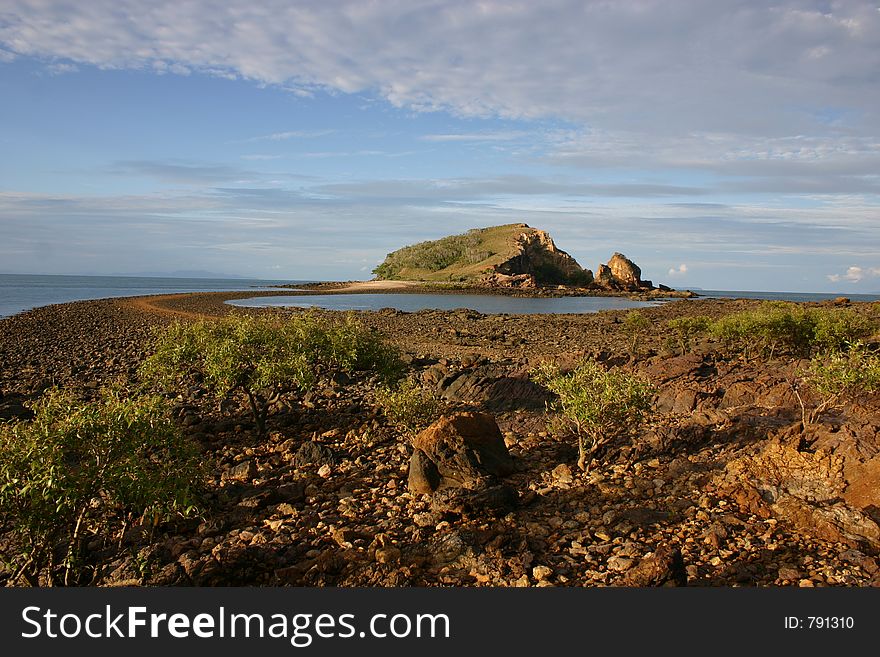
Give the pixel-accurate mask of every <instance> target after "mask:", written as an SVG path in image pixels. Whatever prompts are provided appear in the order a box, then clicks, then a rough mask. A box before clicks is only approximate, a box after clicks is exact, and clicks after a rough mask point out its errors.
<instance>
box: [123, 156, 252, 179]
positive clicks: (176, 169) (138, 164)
mask: <svg viewBox="0 0 880 657" xmlns="http://www.w3.org/2000/svg"><path fill="white" fill-rule="evenodd" d="M109 172H110V173H115V174H120V175H128V176H147V177H150V178H154V179H156V180H159V181H161V182H166V183H175V184H186V185H204V184H221V183H224V182H230V181H235V180H246V179H250V178H252V177H253V175H254V174H252V173H250V172H248V171H245V170H244V169H237V168H235V167H230V166H226V165H222V164H199V163H193V162H181V161H167V162H166V161H153V160H123V161H119V162H116V163H115V164H114V165H113V166H112V167H111V168H110V169H109Z"/></svg>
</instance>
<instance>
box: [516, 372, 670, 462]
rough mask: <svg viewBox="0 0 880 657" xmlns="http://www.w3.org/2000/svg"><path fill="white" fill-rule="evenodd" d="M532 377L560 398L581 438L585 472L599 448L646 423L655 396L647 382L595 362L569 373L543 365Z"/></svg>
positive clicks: (560, 407) (561, 409) (562, 409)
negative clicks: (605, 367)
mask: <svg viewBox="0 0 880 657" xmlns="http://www.w3.org/2000/svg"><path fill="white" fill-rule="evenodd" d="M532 378H533V379H534V380H535V381H536V382H537V383H540V384H541V385H543V386H545V387H546V388H548V389H549V390H550V391H551V392H553V393H555V394H556V395H557V396H558V400H557V402H556V404H555V408H556V409H557V410H558V411H559V412H560V413H561V414H562V416H563V417H564V418H565V419H566V421H567V422H568V423H569V425H570V426H571V428H572V429H573V430H574V432H575V434H576V435H577V438H578V467H580V468H581V470H586V469H587V464H588V460H590V459H592V457H593V456H594V455H595V454H596V452H597V450H598V449H599V448H601V447H603V446H604V445H606V444H608V443H609V442H610V441H612V440H614V439H616V438H620V437H623V436H625V435H628V434H629V433H631V432H633V431H635V430H636V429H637V428H638V427H639V426H640V425H641V424H642V422H644V420H645V418H646V416H647V415H648V413H649V411H650V408H651V399H652V397H653V395H654V389H653V388H652V387H651V385H650V384H649V383H648V382H647V381H644V380H642V379H640V378H639V377H637V376H634V375H631V374H627V373H625V372H621V371H618V370H605V369H604V368H603V367H602V366H601V365H599V364H598V363H597V362H595V361H593V360H586V361H583V362H582V363H581V364H580V365H579V366H578V367H577V368H576V369H574V370H573V371H571V372H569V373H568V374H563V373H562V372H561V371H560V370H559V368H558V367H557V366H555V365H552V364H549V363H543V364H542V365H541V366H539V367H538V368H537V369H536V370H535V371H534V372H533V374H532ZM587 443H589V444H588V445H587Z"/></svg>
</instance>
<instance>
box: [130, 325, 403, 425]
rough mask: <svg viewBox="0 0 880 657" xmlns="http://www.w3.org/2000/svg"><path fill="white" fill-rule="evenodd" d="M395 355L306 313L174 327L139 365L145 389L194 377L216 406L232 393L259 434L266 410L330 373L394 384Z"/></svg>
mask: <svg viewBox="0 0 880 657" xmlns="http://www.w3.org/2000/svg"><path fill="white" fill-rule="evenodd" d="M401 368H402V364H401V362H400V359H399V357H398V354H397V351H396V350H395V349H394V348H393V347H391V346H390V345H388V344H386V343H385V342H383V341H382V340H381V339H380V338H379V337H378V336H377V335H375V334H373V333H372V332H370V331H369V330H368V329H366V328H365V327H363V326H361V325H360V324H358V323H357V322H356V321H355V320H354V319H353V318H352V317H351V316H348V317H346V319H345V321H343V322H337V323H332V322H326V321H321V320H319V319H318V318H317V316H315V315H314V314H312V313H305V314H303V315H301V316H297V317H294V318H292V319H289V320H285V321H279V320H275V319H267V318H255V317H249V316H244V317H240V316H232V317H228V318H225V319H221V320H214V321H199V322H195V323H191V324H184V323H177V324H173V325H172V326H170V327H168V328H167V329H166V330H165V331H163V332H162V333H160V335H159V336H158V338H157V340H156V344H155V350H154V353H153V355H152V356H150V357H149V358H148V359H146V361H145V362H144V363H143V365H142V367H141V373H142V375H143V376H144V378H145V379H147V380H148V381H154V382H157V383H160V384H164V385H169V384H170V385H175V384H180V383H182V382H184V381H185V380H186V379H187V378H188V377H193V376H197V377H199V378H200V379H201V380H202V382H203V384H204V385H205V386H207V387H208V389H210V390H211V391H212V392H213V393H214V394H215V395H216V396H217V397H218V398H220V399H223V398H225V397H227V396H228V395H230V394H231V393H235V392H238V391H240V392H241V393H242V394H243V395H244V396H245V397H246V399H247V402H248V405H249V407H250V410H251V414H252V415H253V418H254V421H255V423H256V425H257V430H258V431H259V432H260V433H261V434H264V433H265V432H266V418H267V415H268V410H269V406H270V405H271V404H272V403H273V402H274V401H276V400H277V399H278V398H279V396H280V395H281V394H283V393H285V392H288V391H291V390H308V389H309V388H311V387H312V386H313V385H314V384H315V382H316V380H317V379H318V378H320V377H321V376H326V375H329V374H332V373H333V372H334V371H345V372H353V371H357V370H372V371H375V372H377V373H378V374H379V375H380V376H381V377H383V378H384V379H386V380H393V379H395V378H396V377H398V376H399V374H400V371H401Z"/></svg>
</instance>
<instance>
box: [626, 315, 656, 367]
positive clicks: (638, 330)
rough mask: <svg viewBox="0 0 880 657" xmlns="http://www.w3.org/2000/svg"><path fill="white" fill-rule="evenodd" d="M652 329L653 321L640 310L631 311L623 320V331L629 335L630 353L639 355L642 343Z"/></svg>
mask: <svg viewBox="0 0 880 657" xmlns="http://www.w3.org/2000/svg"><path fill="white" fill-rule="evenodd" d="M649 328H651V320H650V319H648V318H647V317H645V316H644V315H643V314H642V313H641V312H639V311H638V310H633V311H630V312H629V313H627V314H626V317H624V318H623V330H624V331H626V333H627V335H629V338H630V343H629V353H630V354H632V355H633V356H638V355H639V348H640V344H639V343H640V342H641V340H642V338H643V337H644V335H645V333H646V332H647V330H648V329H649Z"/></svg>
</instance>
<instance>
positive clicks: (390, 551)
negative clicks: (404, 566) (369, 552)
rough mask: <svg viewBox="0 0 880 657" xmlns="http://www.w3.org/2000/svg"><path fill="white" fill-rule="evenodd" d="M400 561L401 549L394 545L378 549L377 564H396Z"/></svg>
mask: <svg viewBox="0 0 880 657" xmlns="http://www.w3.org/2000/svg"><path fill="white" fill-rule="evenodd" d="M398 561H400V549H399V548H396V547H394V546H393V545H387V546H385V547H380V548H376V562H377V563H396V562H398Z"/></svg>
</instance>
